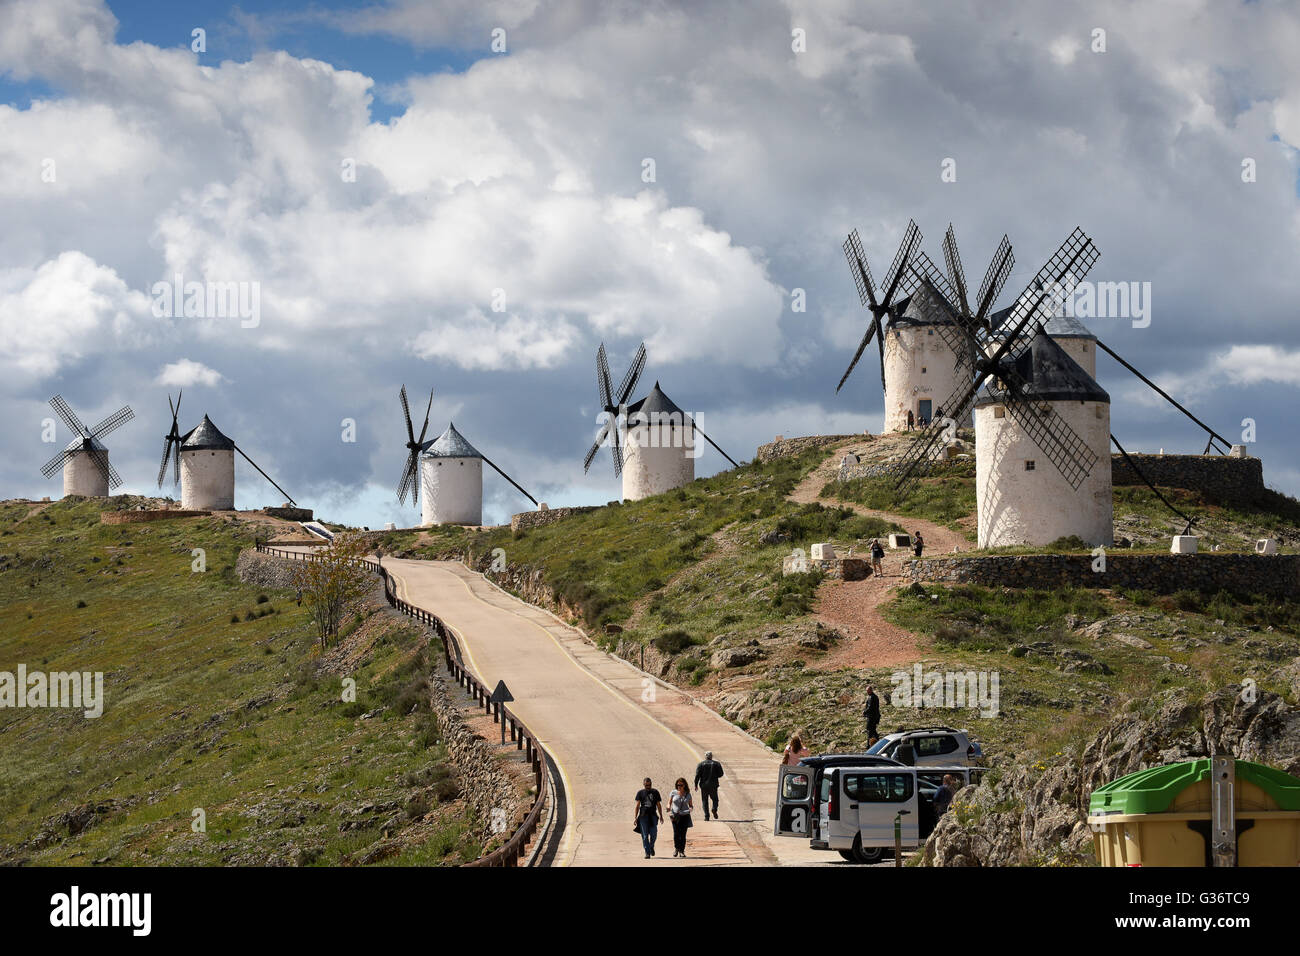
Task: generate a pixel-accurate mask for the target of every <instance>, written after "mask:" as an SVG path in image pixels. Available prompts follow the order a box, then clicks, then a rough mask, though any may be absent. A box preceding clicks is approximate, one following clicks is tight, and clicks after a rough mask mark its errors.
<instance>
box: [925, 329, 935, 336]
mask: <svg viewBox="0 0 1300 956" xmlns="http://www.w3.org/2000/svg"><path fill="white" fill-rule="evenodd" d="M925 334H926V335H934V329H926V330H925Z"/></svg>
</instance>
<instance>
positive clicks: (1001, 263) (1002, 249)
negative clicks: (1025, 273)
mask: <svg viewBox="0 0 1300 956" xmlns="http://www.w3.org/2000/svg"><path fill="white" fill-rule="evenodd" d="M1015 264H1016V257H1015V254H1014V253H1012V251H1011V240H1010V239H1008V238H1007V236H1006V235H1005V234H1004V235H1003V236H1002V241H1001V242H1000V243H998V248H997V251H996V252H994V253H993V258H992V260H990V262H989V267H988V271H986V272H985V273H984V282H983V283H982V284H981V285H980V291H979V297H978V300H977V301H978V305H977V306H976V312H975V317H976V318H977V319H979V321H980V322H981V323H983V321H984V318H985V316H987V315H988V313H989V309H991V308H993V303H994V302H996V301H997V300H998V296H999V295H1001V294H1002V287H1003V286H1004V285H1006V281H1007V277H1008V276H1009V275H1011V267H1012V266H1014V265H1015Z"/></svg>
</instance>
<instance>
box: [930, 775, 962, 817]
mask: <svg viewBox="0 0 1300 956" xmlns="http://www.w3.org/2000/svg"><path fill="white" fill-rule="evenodd" d="M956 793H957V778H956V777H954V776H953V775H952V774H950V773H945V774H944V775H943V785H942V786H941V787H939V789H938V790H936V791H935V792H934V816H935V819H936V820H937V819H938V818H939V817H941V816H943V815H944V814H945V813H946V812H947V811H948V808H949V807H950V806H952V798H953V796H954V795H956Z"/></svg>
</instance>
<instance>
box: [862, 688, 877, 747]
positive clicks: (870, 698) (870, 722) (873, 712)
mask: <svg viewBox="0 0 1300 956" xmlns="http://www.w3.org/2000/svg"><path fill="white" fill-rule="evenodd" d="M862 717H863V719H864V720H865V721H866V722H867V746H868V747H870V746H871V745H872V744H874V743H875V742H876V741H877V740H879V739H880V735H879V734H878V733H876V731H877V730H878V729H879V727H880V698H879V697H877V696H876V688H875V687H873V686H872V685H870V684H868V685H867V703H866V706H865V707H863V708H862Z"/></svg>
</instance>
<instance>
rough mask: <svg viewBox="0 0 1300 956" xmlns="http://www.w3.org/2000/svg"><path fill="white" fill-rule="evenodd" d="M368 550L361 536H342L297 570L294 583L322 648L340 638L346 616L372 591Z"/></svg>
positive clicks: (316, 553)
mask: <svg viewBox="0 0 1300 956" xmlns="http://www.w3.org/2000/svg"><path fill="white" fill-rule="evenodd" d="M366 550H367V549H366V542H365V539H364V538H362V537H360V536H359V535H355V534H343V535H339V536H337V537H336V538H335V539H334V540H333V541H332V542H331V543H330V545H329V546H328V547H324V548H319V549H317V551H316V552H315V554H314V555H313V557H314V558H315V560H314V561H307V562H304V563H303V564H300V565H299V566H298V567H297V569H296V571H295V574H294V584H295V586H296V587H297V588H298V590H299V591H300V592H301V594H302V599H303V601H304V602H305V603H306V604H307V607H308V608H309V609H310V611H311V616H312V623H313V624H314V625H315V626H316V635H317V637H318V638H319V640H320V646H321V649H322V650H326V649H328V648H329V646H330V645H331V644H333V643H334V641H335V640H337V639H338V636H339V628H340V627H341V626H342V624H343V619H344V618H345V617H346V616H347V615H348V614H349V613H350V612H351V611H353V610H354V609H355V608H356V606H357V604H358V603H360V601H361V598H362V597H364V596H365V594H366V592H367V591H369V590H370V583H371V582H370V569H369V568H368V567H367V566H366V565H365V564H364V563H363V559H364V558H365V556H366Z"/></svg>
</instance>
